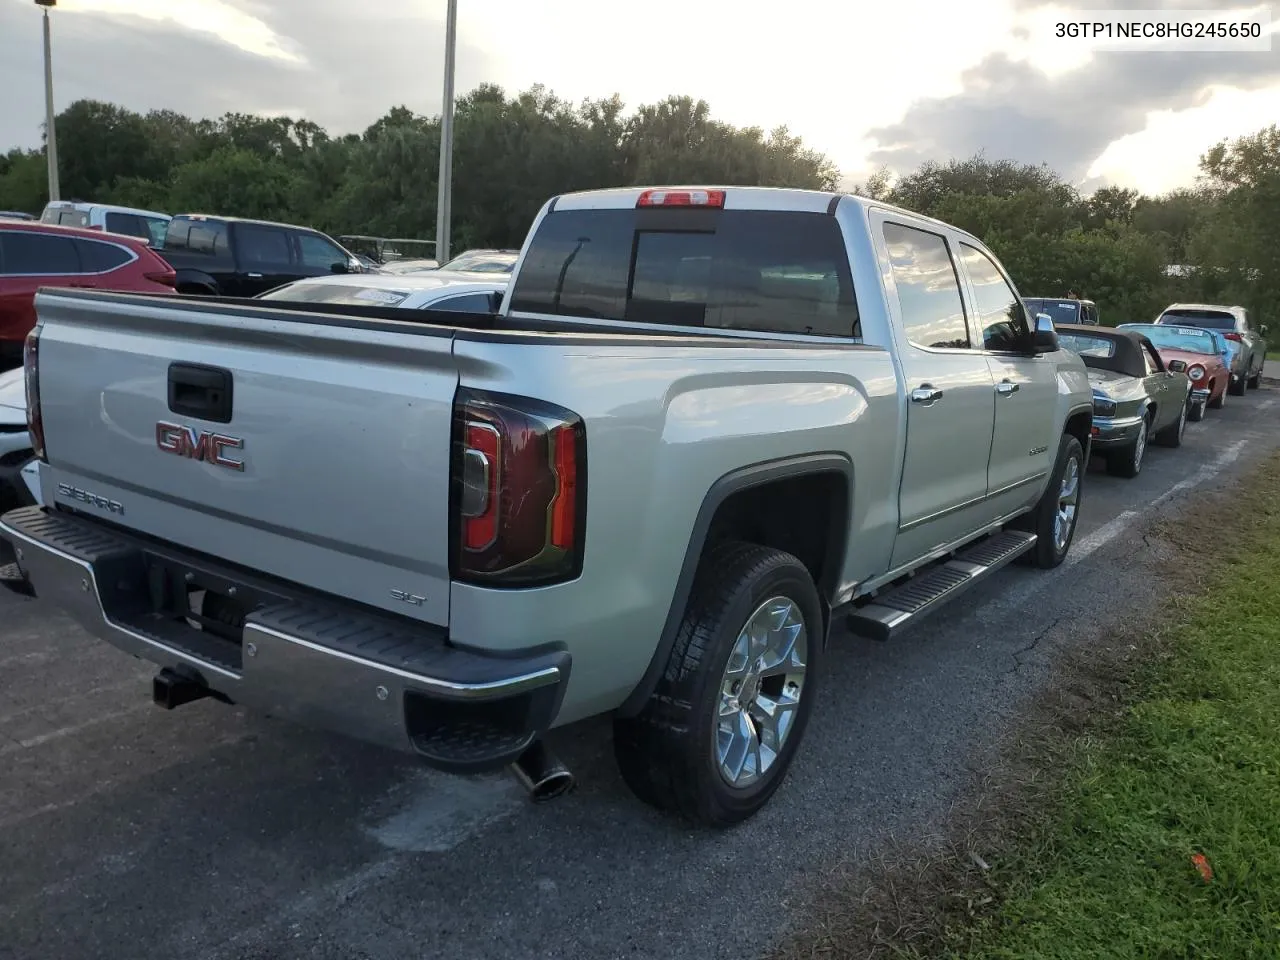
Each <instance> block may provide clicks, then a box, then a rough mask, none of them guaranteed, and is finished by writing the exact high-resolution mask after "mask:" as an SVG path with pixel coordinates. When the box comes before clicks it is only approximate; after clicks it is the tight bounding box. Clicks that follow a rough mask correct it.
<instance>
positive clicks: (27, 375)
mask: <svg viewBox="0 0 1280 960" xmlns="http://www.w3.org/2000/svg"><path fill="white" fill-rule="evenodd" d="M22 375H23V380H24V381H25V383H26V387H27V432H28V433H29V434H30V435H31V449H32V452H33V453H35V455H36V459H37V460H46V459H47V458H46V457H45V454H44V418H43V417H42V416H41V415H40V328H39V327H35V328H34V329H33V330H32V331H31V332H30V333H28V334H27V341H26V343H25V344H23V347H22Z"/></svg>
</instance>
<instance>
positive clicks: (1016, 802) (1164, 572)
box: [768, 457, 1280, 960]
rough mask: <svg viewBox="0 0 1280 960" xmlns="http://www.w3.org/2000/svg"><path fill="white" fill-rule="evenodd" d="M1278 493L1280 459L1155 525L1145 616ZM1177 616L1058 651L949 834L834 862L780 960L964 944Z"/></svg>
mask: <svg viewBox="0 0 1280 960" xmlns="http://www.w3.org/2000/svg"><path fill="white" fill-rule="evenodd" d="M1277 489H1280V457H1275V458H1272V459H1270V460H1268V461H1267V462H1265V463H1264V464H1262V465H1261V466H1260V467H1257V468H1255V469H1254V470H1253V471H1252V472H1251V473H1250V474H1249V475H1248V476H1246V477H1245V478H1243V479H1242V480H1234V481H1224V483H1223V484H1222V485H1221V486H1220V487H1219V488H1218V489H1217V490H1216V491H1215V492H1214V493H1213V494H1211V495H1202V496H1198V497H1197V498H1196V499H1195V500H1193V501H1190V502H1188V503H1187V504H1186V506H1185V507H1184V508H1183V509H1182V510H1181V511H1180V512H1179V514H1178V516H1177V518H1176V520H1175V519H1171V518H1159V519H1156V520H1154V521H1153V522H1151V523H1150V524H1148V526H1147V528H1146V529H1145V530H1144V531H1143V533H1142V534H1141V536H1142V539H1143V541H1144V543H1145V547H1144V550H1143V551H1142V553H1141V557H1140V560H1135V562H1134V564H1133V566H1132V567H1131V568H1126V570H1125V572H1124V575H1126V576H1143V577H1146V578H1148V580H1149V581H1150V583H1151V587H1152V592H1151V607H1150V608H1149V609H1150V610H1158V609H1162V608H1163V609H1166V610H1173V611H1177V610H1178V609H1179V608H1180V607H1181V605H1182V603H1183V602H1184V601H1185V600H1187V599H1189V598H1191V597H1193V596H1195V595H1196V594H1198V593H1200V592H1201V591H1202V590H1204V589H1205V588H1206V586H1207V584H1208V582H1209V580H1210V578H1212V577H1216V576H1222V575H1224V568H1226V570H1225V573H1226V574H1229V568H1230V566H1231V565H1233V564H1235V563H1238V562H1239V559H1238V551H1237V550H1236V548H1235V546H1234V544H1235V542H1236V541H1237V540H1238V539H1239V537H1238V534H1239V533H1242V532H1243V531H1244V530H1247V529H1248V528H1249V526H1250V525H1251V523H1252V517H1253V516H1255V515H1256V511H1258V510H1261V509H1264V508H1265V506H1266V504H1267V502H1268V501H1273V500H1274V497H1275V493H1274V491H1276V490H1277ZM1177 619H1179V618H1178V617H1177V616H1164V617H1161V618H1159V620H1158V621H1156V620H1153V619H1151V618H1146V622H1142V623H1140V624H1137V625H1131V626H1127V627H1124V628H1120V629H1114V630H1111V631H1104V632H1103V633H1102V634H1101V635H1100V636H1098V637H1096V638H1094V639H1091V640H1090V642H1089V643H1088V644H1087V645H1077V646H1076V647H1075V648H1073V649H1067V650H1061V651H1058V652H1057V653H1056V654H1055V655H1054V657H1053V664H1052V667H1051V671H1050V675H1049V677H1048V678H1047V680H1046V682H1045V684H1044V686H1043V688H1042V690H1041V691H1039V692H1038V693H1037V694H1036V696H1035V697H1033V698H1030V699H1028V700H1027V701H1026V702H1025V703H1024V704H1023V705H1022V706H1021V707H1020V708H1019V711H1018V714H1017V715H1016V717H1015V719H1014V720H1013V723H1012V725H1011V727H1010V729H1009V732H1008V733H1007V734H1006V735H1005V736H1004V737H1003V738H1002V739H1001V740H1000V741H999V742H998V743H997V744H995V745H994V746H993V747H991V748H990V749H989V750H988V751H986V752H985V754H984V755H982V756H980V757H978V758H977V760H976V763H977V764H978V765H979V769H981V770H982V771H983V773H982V775H981V776H980V777H979V778H978V780H977V781H976V782H975V783H974V784H973V786H972V787H971V789H970V790H969V791H968V793H967V794H966V795H965V797H964V798H963V799H962V800H961V801H960V802H959V803H957V804H956V806H955V807H954V809H953V810H952V812H951V815H950V816H949V818H948V820H947V824H946V826H945V828H944V832H943V835H942V836H939V837H936V838H933V839H932V840H928V841H925V843H924V844H914V845H913V846H912V847H911V848H910V849H907V848H896V849H894V848H891V849H888V850H886V851H884V852H882V853H881V854H880V855H879V856H877V857H876V858H875V859H874V860H873V861H872V862H871V863H869V864H868V863H867V862H865V860H864V861H860V862H857V863H854V862H852V861H849V862H843V863H839V864H837V865H835V866H834V867H830V868H828V869H827V870H826V871H825V872H824V873H823V874H822V875H821V877H820V878H819V879H818V880H817V881H816V882H815V883H814V884H813V886H812V887H811V888H810V889H809V890H808V891H807V899H808V902H809V903H810V904H811V906H810V908H809V909H808V910H807V911H806V913H805V914H804V915H803V916H801V917H800V918H799V919H798V921H797V922H796V924H795V926H794V928H793V929H792V930H791V931H790V934H789V936H788V938H787V940H786V941H785V942H784V943H783V945H782V946H781V947H779V948H778V949H776V950H775V951H773V952H772V953H771V954H769V955H768V956H769V957H770V958H771V960H800V958H830V960H842V958H855V957H856V958H877V957H885V956H891V955H892V956H904V955H905V956H925V955H930V956H931V955H936V954H938V953H940V952H942V951H943V950H945V949H956V950H963V949H964V948H965V946H966V945H967V943H968V941H969V939H970V937H971V936H972V935H973V934H975V933H976V932H977V931H979V930H980V929H981V928H982V924H983V922H984V921H985V920H986V919H987V918H988V917H990V916H992V915H993V914H994V913H995V910H996V908H997V907H998V906H999V904H1000V902H1001V901H1002V899H1003V897H1004V895H1005V891H1007V890H1008V889H1009V887H1010V883H1011V881H1012V878H1011V877H1008V876H1006V874H1005V873H1003V869H1002V864H1003V861H1004V858H1005V854H1006V853H1007V852H1008V851H1009V850H1011V849H1012V848H1013V846H1014V845H1017V846H1019V847H1020V848H1022V849H1026V848H1027V847H1029V846H1031V847H1034V846H1035V845H1036V844H1038V843H1041V842H1043V838H1044V832H1045V827H1046V825H1047V824H1049V823H1050V822H1051V821H1053V819H1054V817H1055V815H1057V814H1059V813H1060V810H1059V805H1060V791H1061V782H1060V781H1059V779H1058V772H1059V771H1063V770H1066V769H1068V768H1069V766H1070V762H1071V760H1072V759H1073V754H1074V753H1075V751H1076V750H1078V749H1079V747H1080V745H1081V744H1082V743H1084V742H1087V740H1088V738H1090V737H1093V736H1097V735H1099V734H1103V733H1105V732H1106V731H1107V729H1108V728H1109V727H1111V726H1112V725H1113V724H1114V723H1116V721H1117V720H1118V719H1119V718H1120V717H1122V716H1123V715H1124V713H1125V711H1126V710H1127V708H1128V706H1129V705H1130V704H1131V703H1132V702H1133V701H1134V700H1135V699H1136V698H1138V697H1140V696H1141V695H1142V693H1143V691H1144V689H1145V688H1146V683H1145V678H1146V677H1147V676H1149V675H1150V673H1151V668H1152V667H1154V666H1156V665H1158V664H1159V662H1160V659H1161V658H1162V657H1164V656H1167V655H1168V647H1167V644H1166V637H1167V636H1168V632H1167V631H1168V630H1169V629H1170V628H1171V627H1172V626H1173V625H1174V622H1175V621H1176V620H1177Z"/></svg>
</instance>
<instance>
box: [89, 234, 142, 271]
mask: <svg viewBox="0 0 1280 960" xmlns="http://www.w3.org/2000/svg"><path fill="white" fill-rule="evenodd" d="M75 243H76V249H77V250H78V251H79V253H80V268H81V270H83V271H84V272H85V273H106V272H107V271H108V270H114V269H116V268H117V267H122V266H124V265H125V264H126V263H128V262H129V261H130V260H132V259H133V256H132V254H130V253H129V251H127V250H125V249H124V247H121V246H118V245H116V244H114V243H101V242H99V241H97V240H81V239H77V240H76V241H75Z"/></svg>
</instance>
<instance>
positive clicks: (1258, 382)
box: [1249, 358, 1267, 390]
mask: <svg viewBox="0 0 1280 960" xmlns="http://www.w3.org/2000/svg"><path fill="white" fill-rule="evenodd" d="M1266 365H1267V361H1266V359H1265V358H1264V359H1263V361H1262V362H1261V363H1260V364H1258V372H1257V373H1255V374H1254V375H1253V376H1252V377H1250V378H1249V389H1250V390H1257V389H1258V388H1259V387H1260V386H1262V370H1263V368H1264V367H1265V366H1266Z"/></svg>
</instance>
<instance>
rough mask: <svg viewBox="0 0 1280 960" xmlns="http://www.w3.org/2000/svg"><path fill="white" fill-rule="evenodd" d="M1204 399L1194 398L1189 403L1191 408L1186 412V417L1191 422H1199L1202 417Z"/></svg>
mask: <svg viewBox="0 0 1280 960" xmlns="http://www.w3.org/2000/svg"><path fill="white" fill-rule="evenodd" d="M1204 408H1205V401H1204V400H1196V401H1194V402H1193V403H1192V404H1191V409H1190V410H1189V411H1188V412H1187V419H1188V420H1190V421H1191V422H1192V423H1199V422H1200V421H1201V420H1203V419H1204Z"/></svg>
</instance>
